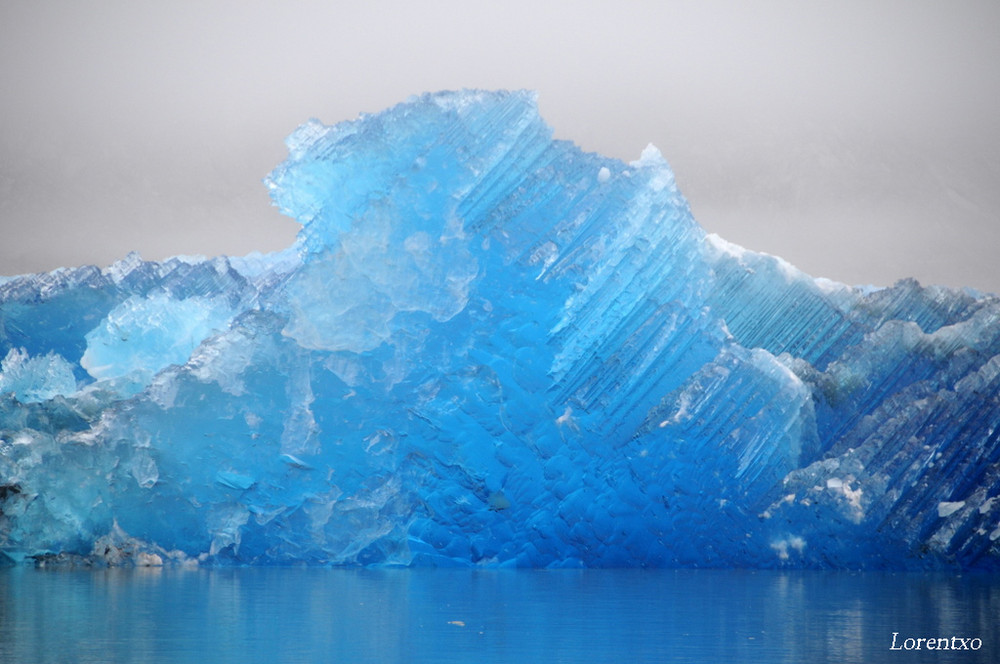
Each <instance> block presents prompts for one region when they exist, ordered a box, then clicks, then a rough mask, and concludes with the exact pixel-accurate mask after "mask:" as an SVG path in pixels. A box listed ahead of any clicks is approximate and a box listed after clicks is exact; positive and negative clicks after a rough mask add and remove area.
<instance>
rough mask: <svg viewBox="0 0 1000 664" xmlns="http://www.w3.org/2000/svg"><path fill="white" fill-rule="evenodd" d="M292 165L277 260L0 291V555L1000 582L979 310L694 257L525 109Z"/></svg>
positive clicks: (173, 267)
mask: <svg viewBox="0 0 1000 664" xmlns="http://www.w3.org/2000/svg"><path fill="white" fill-rule="evenodd" d="M288 147H289V158H288V160H287V161H286V162H285V163H283V164H281V165H280V166H279V167H278V168H277V169H276V170H275V171H274V172H273V173H272V174H271V175H270V176H269V177H268V179H267V184H268V186H269V188H270V189H271V193H272V197H273V199H274V201H275V203H276V204H277V205H278V206H279V207H280V208H281V209H282V211H284V212H285V213H287V214H289V215H291V216H293V217H294V218H295V219H297V220H298V221H299V222H300V223H301V224H302V225H303V229H302V231H301V233H300V235H299V239H298V242H297V243H296V245H294V246H293V247H290V248H289V249H288V250H286V251H284V252H281V253H278V254H271V255H265V256H261V255H251V256H247V257H244V258H225V257H221V258H215V259H210V260H201V259H172V260H169V261H166V262H163V263H154V262H143V261H141V260H140V259H139V258H138V257H137V256H135V255H132V256H129V257H127V258H126V259H124V260H123V261H121V262H119V263H118V264H116V265H114V266H112V267H110V268H108V269H106V270H98V269H96V268H79V269H65V270H57V271H55V272H52V273H49V274H42V275H33V276H24V277H16V278H11V279H7V280H6V281H4V282H2V283H0V356H2V357H6V359H5V360H4V361H3V365H2V373H0V390H2V391H3V394H2V395H0V550H2V551H3V552H4V553H5V554H6V556H7V557H8V558H10V559H12V560H25V559H29V558H30V557H35V558H40V559H45V560H52V559H53V558H54V557H55V559H57V560H63V561H67V560H76V561H77V562H80V561H83V560H89V561H96V562H98V563H103V562H110V563H129V562H139V563H144V564H148V563H157V562H160V561H163V562H169V561H171V560H177V561H188V562H190V561H193V560H200V561H202V562H204V563H216V564H230V563H256V564H275V563H277V564H283V563H296V562H306V563H315V564H377V563H386V564H414V565H451V564H460V565H469V564H474V565H482V564H487V565H520V566H575V565H587V566H611V565H627V566H640V565H650V566H751V567H774V566H785V565H787V566H809V567H871V568H882V567H889V568H897V567H900V568H901V567H930V566H960V567H986V568H997V567H998V562H1000V545H998V542H997V540H998V539H1000V522H998V519H1000V501H998V500H995V497H996V496H997V495H998V494H1000V472H998V470H1000V465H998V464H1000V461H998V459H1000V405H998V396H997V395H998V392H1000V324H998V322H1000V306H998V301H997V299H996V298H995V297H992V296H984V295H980V294H977V293H973V292H967V291H954V290H947V289H942V288H933V287H932V288H922V287H921V286H920V285H918V284H917V283H916V282H913V281H903V282H900V283H898V284H896V285H895V286H893V287H892V288H887V289H881V290H878V289H871V288H869V289H857V288H850V287H847V286H843V285H840V284H835V283H831V282H828V281H823V280H814V279H812V278H810V277H808V276H807V275H805V274H802V273H801V272H799V271H798V270H796V269H795V268H793V267H791V266H790V265H788V264H787V263H785V262H784V261H782V260H780V259H778V258H774V257H771V256H767V255H763V254H756V253H753V252H749V251H745V250H743V249H741V248H739V247H736V246H733V245H730V244H728V243H727V242H725V241H724V240H721V239H719V238H717V237H714V236H709V235H707V234H706V233H705V231H704V230H703V229H702V228H701V227H700V226H699V225H698V224H697V223H696V222H695V221H694V220H693V218H692V217H691V214H690V211H689V209H688V206H687V203H686V201H685V200H684V198H683V197H682V196H681V194H680V193H679V191H678V190H677V187H676V184H675V182H674V177H673V174H672V173H671V171H670V168H669V167H668V165H667V163H666V162H665V161H664V160H663V158H662V157H661V156H660V154H659V152H657V151H656V150H655V148H648V149H647V150H646V151H645V152H644V153H643V154H642V157H641V158H640V159H639V160H638V161H636V162H633V163H631V164H625V163H622V162H619V161H617V160H613V159H607V158H604V157H601V156H599V155H596V154H588V153H583V152H581V151H580V150H579V149H578V148H576V147H575V146H574V145H573V144H571V143H568V142H563V141H553V140H552V132H551V129H550V128H549V127H548V126H547V125H546V124H545V123H544V122H543V121H542V120H541V119H540V118H539V116H538V113H537V109H536V105H535V99H534V96H533V95H532V94H530V93H523V92H518V93H506V92H501V93H490V92H460V93H439V94H432V95H425V96H422V97H419V98H414V99H411V100H409V101H407V102H405V103H403V104H400V105H399V106H396V107H394V108H392V109H389V110H387V111H385V112H383V113H380V114H376V115H366V116H362V117H360V118H359V119H357V120H355V121H353V122H347V123H342V124H340V125H336V126H334V127H325V126H323V125H322V124H320V123H318V122H315V121H311V122H308V123H306V124H305V125H303V126H302V127H300V128H299V129H298V130H297V131H296V132H295V133H294V134H293V135H292V136H291V137H290V138H289V139H288ZM59 554H63V555H59Z"/></svg>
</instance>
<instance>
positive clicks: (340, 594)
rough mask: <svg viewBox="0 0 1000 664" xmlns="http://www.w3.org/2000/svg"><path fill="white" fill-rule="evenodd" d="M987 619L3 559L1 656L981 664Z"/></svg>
mask: <svg viewBox="0 0 1000 664" xmlns="http://www.w3.org/2000/svg"><path fill="white" fill-rule="evenodd" d="M998 624H1000V578H997V577H990V576H977V575H965V576H954V575H934V574H889V573H846V572H748V571H704V570H683V571H641V570H589V571H504V570H433V569H424V570H401V569H399V570H397V569H389V570H360V569H352V570H348V569H333V570H328V569H274V568H269V569H232V570H225V569H216V570H203V569H131V570H127V569H108V570H51V569H50V570H36V569H32V568H14V569H0V662H3V663H4V664H6V663H18V664H20V663H22V662H23V663H26V664H27V663H31V664H46V663H50V662H51V663H54V662H60V663H61V662H100V663H102V664H105V663H108V662H112V663H114V662H143V663H156V662H171V663H184V662H198V663H199V664H214V663H222V662H240V663H242V664H245V663H250V662H267V663H268V664H278V663H281V662H289V663H293V662H294V663H295V664H307V663H310V662H351V663H363V662H378V663H381V662H442V663H446V662H475V663H477V664H479V663H487V662H516V663H517V664H529V663H531V662H567V663H573V664H578V663H581V662H601V663H602V664H604V663H613V662H627V663H628V664H639V663H640V662H664V661H672V662H767V663H768V664H775V663H780V662H810V663H812V662H882V661H900V662H907V663H910V662H996V661H1000V651H998V645H1000V644H998V639H997V638H996V637H995V634H994V630H995V629H996V627H997V625H998ZM893 632H896V633H898V636H897V637H896V638H897V644H898V645H903V643H904V640H905V639H906V638H918V637H949V638H950V637H952V636H956V637H964V638H969V639H972V638H977V639H982V645H981V647H980V649H979V650H968V651H947V652H940V651H939V652H933V651H927V650H921V651H915V650H914V651H900V652H893V651H891V650H890V647H891V645H892V638H893V636H892V635H893ZM955 643H956V644H957V643H958V642H957V641H956V642H955ZM973 645H975V642H973Z"/></svg>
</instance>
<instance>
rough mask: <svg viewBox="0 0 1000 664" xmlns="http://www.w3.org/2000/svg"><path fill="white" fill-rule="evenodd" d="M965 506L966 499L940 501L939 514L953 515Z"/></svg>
mask: <svg viewBox="0 0 1000 664" xmlns="http://www.w3.org/2000/svg"><path fill="white" fill-rule="evenodd" d="M963 507H965V501H964V500H959V501H956V502H941V503H938V516H939V517H941V518H944V517H946V516H951V515H952V514H954V513H955V512H957V511H958V510H960V509H962V508H963Z"/></svg>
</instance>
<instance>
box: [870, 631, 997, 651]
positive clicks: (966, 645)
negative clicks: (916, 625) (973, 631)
mask: <svg viewBox="0 0 1000 664" xmlns="http://www.w3.org/2000/svg"><path fill="white" fill-rule="evenodd" d="M982 647H983V640H982V639H980V638H979V637H973V638H965V637H961V636H950V637H948V636H939V637H923V636H922V637H919V638H914V637H909V638H906V639H903V640H902V643H900V642H899V632H893V633H892V645H890V646H889V650H979V649H980V648H982Z"/></svg>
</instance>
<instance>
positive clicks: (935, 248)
mask: <svg viewBox="0 0 1000 664" xmlns="http://www.w3.org/2000/svg"><path fill="white" fill-rule="evenodd" d="M85 5H86V6H85ZM998 34H1000V3H994V2H991V1H982V2H971V1H957V2H950V3H941V2H932V1H923V0H920V1H913V0H906V1H902V0H890V1H882V0H877V1H869V2H855V1H848V2H837V3H825V2H824V3H803V2H786V1H777V0H771V1H761V2H754V3H729V2H706V1H700V2H670V1H667V2H627V1H619V2H614V3H610V2H523V1H521V0H508V1H507V2H497V3H470V2H451V1H443V2H369V3H342V2H319V1H294V0H293V1H289V2H282V3H263V2H260V3H255V2H211V1H209V2H169V3H163V2H160V3H144V2H118V1H114V2H110V1H109V2H93V3H75V2H55V1H51V0H42V1H39V0H34V1H31V2H29V1H24V0H5V1H4V2H3V3H0V233H2V235H0V274H17V273H23V272H36V271H43V270H50V269H53V268H55V267H59V266H70V265H81V264H96V265H100V266H104V265H107V264H109V263H111V262H113V261H115V260H116V259H118V258H121V257H123V256H124V255H125V254H126V253H128V251H130V250H133V249H135V250H138V251H139V252H140V253H141V254H142V256H143V257H144V258H146V259H154V260H160V259H163V258H166V257H168V256H171V255H176V254H205V255H215V254H230V255H241V254H244V253H247V252H249V251H252V250H259V251H270V250H275V249H280V248H283V247H285V246H287V245H288V244H289V243H291V241H292V239H293V237H294V234H295V232H296V230H297V229H298V226H297V224H295V223H294V222H293V221H291V220H289V219H286V218H285V217H283V216H282V215H280V214H279V213H278V212H277V211H276V210H275V209H274V208H272V207H271V206H270V202H269V200H268V197H267V193H266V190H265V188H264V186H263V185H262V184H261V178H262V177H263V176H265V175H266V174H267V173H268V172H269V171H270V170H271V169H272V168H273V167H274V166H276V165H277V164H278V163H279V162H281V161H282V160H283V159H284V157H285V154H286V153H285V148H284V144H283V140H284V137H285V136H286V135H288V134H289V133H291V131H292V130H293V129H294V128H295V127H296V126H297V125H298V124H299V123H301V122H303V121H305V120H306V119H308V118H310V117H316V118H319V119H320V120H322V121H323V122H326V123H334V122H337V121H340V120H346V119H352V118H354V117H355V116H356V115H357V114H358V113H359V112H375V111H378V110H381V109H383V108H386V107H388V106H391V105H393V104H395V103H397V102H399V101H402V100H404V99H405V98H406V97H408V96H409V95H412V94H416V93H420V92H424V91H432V90H440V89H456V88H462V87H472V88H487V89H495V88H517V89H519V88H528V89H534V90H537V91H538V92H539V105H540V109H541V112H542V115H543V117H544V118H545V119H546V121H547V122H548V123H549V124H550V125H552V126H553V127H554V129H555V134H556V137H557V138H564V139H570V140H573V141H575V142H576V143H577V144H578V145H580V146H581V147H582V148H583V149H585V150H588V151H597V152H601V153H603V154H605V155H608V156H611V157H616V158H619V159H622V160H625V161H631V160H633V159H636V158H638V156H639V154H640V152H641V151H642V149H643V148H644V147H645V146H646V144H647V143H653V144H655V145H656V146H657V147H658V148H660V150H661V151H662V152H663V154H664V155H665V156H666V158H667V160H668V161H669V162H670V163H671V165H672V166H673V168H674V171H675V172H676V175H677V180H678V182H679V184H680V186H681V189H682V191H683V192H684V194H685V195H686V196H687V198H688V200H689V201H690V202H691V206H692V209H693V211H694V214H695V216H696V218H697V219H698V220H699V221H700V222H701V224H702V225H703V226H704V227H705V228H706V229H708V230H709V231H711V232H715V233H718V234H719V235H721V236H722V237H724V238H726V239H728V240H730V241H732V242H736V243H738V244H742V245H744V246H746V247H748V248H751V249H754V250H758V251H765V252H768V253H772V254H777V255H780V256H782V257H784V258H785V259H787V260H789V261H790V262H791V263H793V264H795V265H797V266H798V267H799V268H801V269H803V270H805V271H806V272H808V273H810V274H812V275H814V276H823V277H828V278H831V279H835V280H838V281H843V282H846V283H850V284H876V285H889V284H891V283H893V282H895V281H896V280H897V279H899V278H902V277H907V276H914V277H916V278H918V279H919V280H920V281H921V282H922V283H925V284H932V283H937V284H944V285H950V286H972V287H975V288H978V289H981V290H987V291H994V292H1000V270H998V269H997V267H996V260H995V256H997V254H998V252H1000V186H998V185H1000V67H997V63H1000V39H997V35H998Z"/></svg>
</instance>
